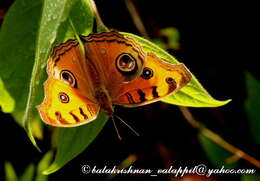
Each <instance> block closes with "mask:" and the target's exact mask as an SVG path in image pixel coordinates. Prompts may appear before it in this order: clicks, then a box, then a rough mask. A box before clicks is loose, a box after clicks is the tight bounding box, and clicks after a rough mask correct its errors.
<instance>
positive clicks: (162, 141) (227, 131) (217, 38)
mask: <svg viewBox="0 0 260 181" xmlns="http://www.w3.org/2000/svg"><path fill="white" fill-rule="evenodd" d="M134 3H135V4H136V7H137V10H138V11H139V13H140V16H141V18H142V20H143V22H144V24H145V27H146V29H147V30H148V33H149V35H150V36H151V37H152V38H157V36H158V30H159V29H161V28H166V27H170V26H173V27H176V28H177V29H178V30H179V31H180V35H181V40H180V44H181V49H180V50H178V51H177V50H175V51H173V50H169V52H171V53H172V54H173V55H174V56H175V57H176V58H177V59H178V60H179V61H181V62H183V63H185V65H186V66H187V67H188V68H189V69H190V70H191V71H192V72H193V73H194V74H195V75H196V77H197V78H198V80H199V81H200V82H201V83H202V85H203V86H204V87H205V88H206V89H207V90H208V92H209V93H210V94H211V95H212V96H213V97H214V98H216V99H219V100H226V99H232V102H230V103H229V104H227V105H225V106H223V107H219V108H191V109H190V110H191V111H192V113H193V114H194V116H195V117H196V119H197V120H199V121H200V122H202V123H204V124H205V125H206V126H207V127H208V128H209V129H211V130H213V131H215V132H216V133H218V134H220V135H221V136H222V137H223V138H224V139H225V140H227V141H228V142H230V143H232V144H233V145H235V146H237V147H238V148H240V149H242V150H244V151H245V152H247V153H249V154H251V155H252V156H254V157H255V158H257V159H260V155H259V152H260V148H259V146H257V145H256V144H255V143H254V141H253V140H252V137H251V135H250V132H249V130H250V129H249V125H248V120H247V117H246V114H245V111H244V101H245V99H246V89H245V79H244V73H245V71H249V72H251V73H253V75H254V76H256V77H257V78H259V77H260V76H259V75H260V74H259V71H258V65H257V63H256V62H257V60H258V59H259V58H258V56H256V54H257V51H256V47H259V46H258V45H257V43H258V42H257V35H258V33H257V32H258V31H257V24H259V20H258V21H257V17H259V16H257V11H256V7H257V6H256V5H255V4H250V3H249V2H247V3H245V2H233V3H231V2H230V1H229V3H227V2H225V1H210V2H202V1H200V2H198V1H196V2H193V3H191V2H190V1H181V3H180V2H179V1H171V0H168V1H147V0H146V1H145V0H138V1H137V0H136V1H134ZM10 4H11V0H4V1H3V0H1V2H0V5H1V6H0V7H1V9H8V7H9V6H10ZM96 4H97V7H98V9H99V12H100V15H101V18H102V19H103V21H104V23H105V24H106V25H107V26H108V27H109V28H113V29H117V30H120V31H126V32H131V33H134V34H139V32H138V31H137V29H136V28H135V26H134V24H133V21H132V19H131V16H130V15H129V12H128V11H127V9H126V6H125V3H124V1H122V0H96ZM255 44H256V45H257V46H256V45H255ZM116 112H117V114H118V115H119V116H120V117H122V118H123V119H124V120H125V121H127V122H128V123H129V124H130V125H131V126H132V127H134V128H135V129H136V130H137V131H138V132H139V133H140V134H141V136H140V137H136V136H134V135H133V134H132V132H131V131H130V130H128V129H127V128H126V127H125V126H123V125H122V124H121V123H120V122H118V127H119V130H120V133H121V134H122V137H123V140H122V141H120V140H118V139H117V136H116V132H115V129H114V127H113V124H112V121H108V123H107V124H106V125H105V127H104V129H103V130H102V131H101V133H100V134H99V135H98V136H97V138H96V139H95V140H94V142H93V143H92V144H91V145H90V146H89V147H88V148H87V149H86V150H85V151H84V152H83V153H81V154H80V155H79V156H77V157H76V158H75V159H73V160H72V161H71V162H69V163H68V164H67V165H65V166H64V167H63V168H62V169H61V170H60V171H58V172H56V173H54V174H52V175H51V176H50V177H49V180H50V181H54V180H68V179H73V180H94V179H97V180H103V179H104V178H105V176H100V175H99V176H97V177H95V176H93V175H92V176H91V175H84V174H82V173H81V166H82V165H83V164H89V165H92V166H94V165H96V166H97V167H101V168H102V167H103V166H104V165H107V166H114V165H118V164H119V163H120V162H121V161H122V160H124V159H125V158H126V157H127V156H129V155H130V154H132V153H134V154H136V155H137V156H138V159H137V161H136V162H135V163H134V166H135V167H136V168H152V169H156V168H166V165H167V163H171V164H172V165H174V166H176V167H178V166H193V165H197V164H201V163H204V164H206V165H207V166H208V167H209V168H213V166H212V165H211V163H210V162H209V161H208V158H207V157H206V155H205V152H204V151H203V150H202V148H201V146H200V144H199V143H198V141H197V130H195V129H194V128H192V127H191V126H190V125H189V124H188V123H187V122H186V121H185V119H184V118H183V116H182V114H181V112H180V111H179V109H178V107H177V106H173V105H168V104H164V103H161V102H158V103H154V104H151V105H147V106H143V107H139V108H131V109H129V108H122V107H116ZM0 118H1V128H2V129H1V132H0V138H1V145H2V146H1V148H0V150H1V156H0V158H1V162H2V160H3V161H6V160H8V161H10V162H11V163H12V164H13V165H14V167H15V169H16V171H17V173H18V175H19V174H21V173H22V172H23V171H24V169H25V167H26V166H27V165H28V164H29V163H32V162H34V163H37V162H38V160H39V159H40V158H41V156H42V154H41V153H38V152H37V150H36V149H35V148H33V146H32V144H31V143H30V141H29V139H28V138H27V136H26V133H25V132H24V130H23V129H22V128H21V127H19V126H18V125H17V124H16V123H15V122H14V121H13V120H12V117H11V116H10V115H6V114H3V113H0ZM40 145H41V146H42V149H43V151H47V150H48V148H49V147H48V146H46V145H48V140H46V141H45V142H41V143H40ZM45 149H46V150H45ZM239 168H255V167H254V166H252V165H250V164H248V163H247V162H245V161H242V160H241V161H240V164H239ZM255 169H256V168H255ZM3 170H4V168H3V165H2V163H1V164H0V180H3V179H4V177H3V174H4V172H3ZM133 179H134V180H147V179H152V178H151V177H150V178H145V177H130V176H128V177H122V176H121V177H120V176H119V177H118V178H117V179H115V180H133ZM153 179H158V180H169V178H167V177H165V178H159V177H157V178H153ZM215 179H216V180H230V179H231V176H217V177H215ZM232 179H234V180H239V175H237V176H232Z"/></svg>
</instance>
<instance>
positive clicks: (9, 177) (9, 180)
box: [5, 162, 18, 181]
mask: <svg viewBox="0 0 260 181" xmlns="http://www.w3.org/2000/svg"><path fill="white" fill-rule="evenodd" d="M5 180H6V181H17V180H18V179H17V176H16V173H15V170H14V167H13V166H12V164H11V163H10V162H5Z"/></svg>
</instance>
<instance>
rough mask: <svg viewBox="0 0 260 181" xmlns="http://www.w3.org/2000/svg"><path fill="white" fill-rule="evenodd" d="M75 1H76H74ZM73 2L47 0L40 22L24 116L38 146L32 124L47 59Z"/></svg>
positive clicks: (28, 130) (40, 98) (30, 136)
mask: <svg viewBox="0 0 260 181" xmlns="http://www.w3.org/2000/svg"><path fill="white" fill-rule="evenodd" d="M74 2H75V1H74ZM71 6H72V2H71V1H69V0H45V1H44V4H43V10H42V15H41V21H40V24H39V32H38V37H37V43H36V53H35V61H34V65H33V69H32V74H31V80H30V87H29V95H28V99H27V105H26V108H25V114H24V118H23V122H24V127H25V129H26V131H27V133H28V136H29V138H30V139H31V141H32V143H33V144H34V145H35V146H36V147H37V145H36V141H35V140H34V137H33V135H32V130H31V124H32V122H33V120H35V115H38V112H37V110H36V108H35V107H36V105H38V104H40V102H41V100H42V97H43V96H42V91H43V86H42V84H41V83H42V82H43V80H44V75H46V72H45V66H46V60H47V59H48V56H49V53H50V51H51V49H52V44H53V43H54V41H55V39H56V36H57V32H58V29H59V26H60V24H61V23H62V22H63V21H64V20H65V19H67V16H68V14H69V11H70V7H71Z"/></svg>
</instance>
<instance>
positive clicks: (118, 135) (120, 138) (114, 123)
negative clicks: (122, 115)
mask: <svg viewBox="0 0 260 181" xmlns="http://www.w3.org/2000/svg"><path fill="white" fill-rule="evenodd" d="M111 118H112V121H113V125H114V127H115V130H116V134H117V137H118V139H119V140H122V137H121V136H120V134H119V131H118V129H117V126H116V122H115V119H114V115H112V116H111Z"/></svg>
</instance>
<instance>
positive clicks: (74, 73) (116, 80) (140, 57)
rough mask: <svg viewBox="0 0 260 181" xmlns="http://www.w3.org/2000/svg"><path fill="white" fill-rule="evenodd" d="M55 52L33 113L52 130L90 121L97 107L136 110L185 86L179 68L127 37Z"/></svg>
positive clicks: (186, 76) (91, 39)
mask: <svg viewBox="0 0 260 181" xmlns="http://www.w3.org/2000/svg"><path fill="white" fill-rule="evenodd" d="M81 40H82V42H83V43H84V47H85V50H86V53H85V56H84V55H83V53H82V51H81V50H80V46H79V43H78V41H77V40H69V41H67V42H65V43H62V44H60V45H59V46H57V47H55V48H54V50H53V53H52V55H51V57H50V58H49V59H48V62H47V72H48V75H49V77H48V79H47V81H46V82H45V83H44V88H45V98H44V101H43V103H42V104H41V105H39V106H38V107H37V108H38V110H39V113H40V115H41V118H42V120H43V121H44V122H45V123H47V124H50V125H52V126H58V127H72V126H78V125H82V124H85V123H89V122H90V121H92V120H94V119H95V118H96V117H97V115H98V114H99V111H100V108H101V109H103V110H104V111H105V112H106V114H107V115H110V116H111V115H112V114H113V112H114V109H113V105H121V106H125V107H137V106H141V105H145V104H149V103H152V102H155V101H158V100H160V99H162V98H164V97H166V96H169V95H171V94H173V93H175V92H177V91H178V90H179V89H181V88H182V87H184V86H185V85H186V84H187V83H188V82H189V81H190V80H191V77H192V75H191V73H190V72H189V70H188V69H187V68H186V67H185V66H184V65H183V64H178V65H173V64H169V63H167V62H164V61H163V60H161V59H160V58H158V57H157V56H156V55H155V54H153V53H146V52H144V51H143V49H142V48H141V46H140V45H139V44H138V43H137V42H136V41H134V40H133V39H132V38H130V37H125V36H124V35H122V34H120V33H118V32H116V31H111V32H105V33H100V34H91V35H89V36H86V37H81Z"/></svg>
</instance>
